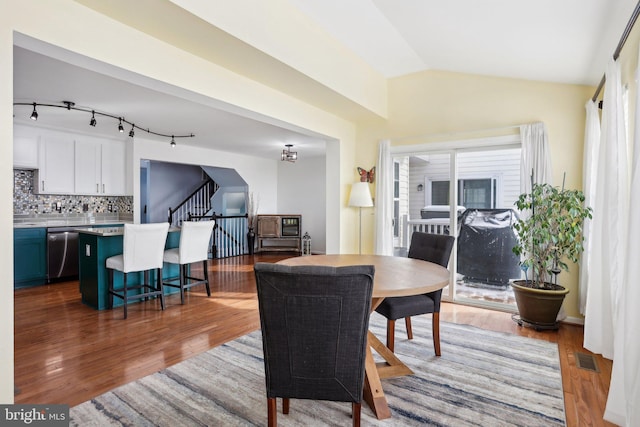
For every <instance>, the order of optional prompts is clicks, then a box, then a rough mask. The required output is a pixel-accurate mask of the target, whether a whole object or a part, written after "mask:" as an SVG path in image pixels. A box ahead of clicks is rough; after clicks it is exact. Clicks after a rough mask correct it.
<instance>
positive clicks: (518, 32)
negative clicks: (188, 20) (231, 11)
mask: <svg viewBox="0 0 640 427" xmlns="http://www.w3.org/2000/svg"><path fill="white" fill-rule="evenodd" d="M201 1H204V0H175V1H173V3H175V4H181V5H183V6H185V5H193V4H196V3H199V2H201ZM269 1H276V0H269ZM282 1H287V2H288V3H289V4H291V5H292V6H294V7H296V8H298V9H299V10H300V11H301V12H302V13H303V14H305V15H307V16H308V17H309V18H310V19H311V20H312V21H313V22H315V23H317V25H318V27H319V28H321V29H322V31H325V32H326V33H327V34H329V35H330V36H331V37H333V38H335V39H336V40H338V41H339V42H340V43H342V44H343V45H345V46H346V47H347V48H348V49H350V50H352V51H353V52H354V53H355V54H357V55H358V56H360V57H361V58H362V59H364V60H365V61H366V62H367V63H368V64H369V65H370V66H371V67H372V68H373V69H375V70H377V71H378V73H380V74H381V75H383V76H385V77H387V78H392V77H396V76H401V75H405V74H409V73H413V72H417V71H422V70H447V71H455V72H463V73H471V74H481V75H492V76H499V77H511V78H519V79H528V80H539V81H552V82H560V83H571V84H586V85H594V86H595V85H597V83H598V81H599V80H600V78H601V77H602V74H603V71H604V68H605V65H606V61H607V60H608V58H610V57H611V55H612V53H613V51H614V50H615V47H616V45H617V43H618V40H619V38H620V35H621V34H622V31H623V29H624V27H625V25H626V24H627V21H628V20H629V17H630V16H631V13H632V11H633V8H634V7H635V5H636V2H635V1H634V0H562V1H558V0H447V1H442V0H402V1H397V0H349V1H344V0H323V1H316V0H282ZM80 2H81V3H92V1H91V0H85V1H80ZM93 3H94V4H100V3H99V2H98V3H95V2H93ZM200 5H202V3H200ZM218 5H220V3H218ZM219 7H220V6H219ZM231 36H234V34H231ZM27 45H28V43H27ZM14 52H15V53H14V101H15V102H33V101H37V102H42V103H60V102H61V101H73V102H75V103H76V106H78V107H82V108H89V109H91V108H93V109H96V110H98V111H103V112H106V113H110V114H113V115H118V116H123V117H125V118H126V119H127V120H129V121H131V122H134V123H136V125H139V126H141V127H144V128H150V129H151V130H153V131H155V132H160V133H166V134H176V135H177V134H190V133H194V134H195V135H196V137H195V138H188V139H183V140H180V139H179V140H177V141H176V142H177V143H178V144H188V145H193V146H201V147H210V148H215V149H218V150H222V151H231V152H240V153H251V155H255V156H259V157H265V158H273V159H278V158H279V155H280V152H281V151H282V149H283V148H284V145H285V144H293V146H294V147H293V149H294V150H296V151H298V152H299V156H300V157H301V158H302V157H304V156H305V155H306V156H317V155H323V154H324V152H325V139H324V138H323V137H322V136H321V135H311V134H308V133H307V132H305V131H304V130H300V129H293V128H287V125H285V124H277V123H270V122H269V120H267V119H266V118H265V119H264V120H262V119H261V118H256V117H251V116H250V114H245V113H246V112H239V111H234V110H233V107H232V106H224V105H216V103H215V102H211V100H203V99H198V96H197V94H187V93H184V92H181V91H180V90H177V88H167V87H162V86H161V85H156V86H155V87H154V85H145V84H139V82H140V81H141V80H140V79H136V78H133V77H135V76H127V75H126V73H121V76H120V78H118V77H116V74H117V73H114V74H110V75H107V74H103V73H101V72H98V71H97V70H96V69H90V68H91V67H89V68H84V67H82V66H79V65H78V64H73V63H70V62H65V61H62V60H59V59H54V58H52V57H50V56H47V55H46V54H43V52H39V53H38V52H35V51H32V50H30V49H28V48H24V46H22V47H20V46H16V47H15V50H14ZM263 55H264V54H263ZM245 68H246V67H245ZM282 69H283V70H285V69H286V67H284V66H283V67H282ZM289 71H290V70H289ZM292 86H296V87H297V86H300V85H292ZM325 92H327V91H325ZM327 93H328V92H327ZM293 95H294V96H295V94H293ZM332 96H333V95H332ZM329 101H331V100H328V102H329ZM318 102H320V101H318ZM318 105H319V107H320V108H324V106H323V105H320V104H318ZM236 110H237V109H236ZM30 113H31V108H30V107H28V106H16V107H15V108H14V116H15V118H16V121H23V122H24V121H28V116H29V114H30ZM39 113H40V117H39V119H38V124H41V125H44V126H54V127H64V128H68V129H78V130H81V131H82V132H90V131H95V132H99V133H101V134H105V135H111V136H120V135H118V133H117V131H116V128H117V122H114V121H113V120H111V119H107V118H103V119H101V118H99V117H98V125H97V126H96V127H95V129H90V128H89V126H88V123H89V119H90V116H89V115H86V114H83V113H79V112H76V113H74V112H69V111H66V110H62V109H45V108H43V109H41V110H40V111H39ZM127 132H128V129H127ZM141 133H142V134H144V133H143V132H141V131H136V136H141V135H140V134H141ZM142 136H144V137H145V138H148V139H153V140H158V141H159V142H165V143H168V142H169V140H167V139H166V138H160V137H155V136H150V135H142Z"/></svg>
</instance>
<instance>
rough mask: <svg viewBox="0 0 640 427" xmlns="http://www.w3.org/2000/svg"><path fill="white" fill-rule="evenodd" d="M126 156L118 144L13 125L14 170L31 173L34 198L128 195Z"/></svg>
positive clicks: (108, 140) (121, 143)
mask: <svg viewBox="0 0 640 427" xmlns="http://www.w3.org/2000/svg"><path fill="white" fill-rule="evenodd" d="M126 153H127V150H126V144H125V141H122V140H117V139H108V138H101V137H95V136H85V135H79V134H72V133H66V132H63V131H57V130H51V129H44V128H37V127H32V126H27V125H20V124H16V125H14V168H22V169H35V175H34V192H35V193H37V194H70V195H91V196H126V195H130V194H132V193H133V191H132V190H133V186H132V185H130V183H129V180H128V175H127V173H126V171H125V164H126V163H125V162H126V155H127V154H126Z"/></svg>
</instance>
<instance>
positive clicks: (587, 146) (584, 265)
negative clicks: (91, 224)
mask: <svg viewBox="0 0 640 427" xmlns="http://www.w3.org/2000/svg"><path fill="white" fill-rule="evenodd" d="M585 109H586V110H587V120H586V125H585V129H584V161H583V166H582V170H583V174H582V182H583V186H584V197H585V204H586V205H587V206H594V203H595V194H596V178H597V173H598V151H599V150H600V114H598V106H597V105H596V103H595V102H594V101H592V100H589V101H587V104H586V105H585ZM591 229H592V223H591V220H590V219H589V218H587V219H586V220H585V222H584V226H583V227H582V234H583V235H584V252H583V253H582V259H581V262H580V286H579V292H580V313H581V314H583V315H584V314H585V308H586V305H587V289H588V287H589V272H588V266H589V264H590V255H591Z"/></svg>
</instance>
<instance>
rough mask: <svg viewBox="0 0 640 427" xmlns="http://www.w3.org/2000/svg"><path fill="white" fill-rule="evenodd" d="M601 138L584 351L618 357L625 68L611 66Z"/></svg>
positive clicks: (624, 228) (624, 229)
mask: <svg viewBox="0 0 640 427" xmlns="http://www.w3.org/2000/svg"><path fill="white" fill-rule="evenodd" d="M605 76H606V82H607V84H606V87H605V93H604V105H603V110H602V114H603V117H602V136H601V143H600V150H599V152H598V160H597V162H598V165H597V182H596V194H595V203H594V204H593V205H592V208H593V221H592V229H591V232H592V235H591V239H590V242H589V245H590V247H591V253H590V262H589V264H588V266H587V269H588V271H587V274H588V278H589V285H588V292H587V300H586V307H585V322H584V323H585V324H584V347H585V348H586V349H588V350H590V351H592V352H594V353H599V354H602V355H603V356H604V357H606V358H608V359H613V356H614V338H615V337H614V330H615V321H616V317H617V316H618V307H619V298H620V289H621V286H622V284H623V275H624V273H625V253H626V250H627V245H626V242H627V240H626V237H627V227H628V224H627V217H628V196H629V195H628V185H629V184H628V175H627V173H628V172H627V171H628V166H627V161H628V158H627V147H626V141H625V136H626V131H625V125H624V113H623V112H624V106H623V101H622V84H621V82H620V64H618V63H617V62H615V61H613V60H611V61H610V62H609V64H608V65H607V70H606V73H605Z"/></svg>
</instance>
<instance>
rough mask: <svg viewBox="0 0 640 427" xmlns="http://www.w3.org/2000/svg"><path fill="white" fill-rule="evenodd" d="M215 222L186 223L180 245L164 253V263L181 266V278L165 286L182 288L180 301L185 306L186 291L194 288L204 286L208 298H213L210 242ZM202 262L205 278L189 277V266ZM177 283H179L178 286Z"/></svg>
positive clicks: (172, 280)
mask: <svg viewBox="0 0 640 427" xmlns="http://www.w3.org/2000/svg"><path fill="white" fill-rule="evenodd" d="M214 225H215V221H184V222H183V223H182V226H181V227H180V245H179V246H178V247H177V248H173V249H167V250H166V251H164V257H163V259H164V262H166V263H170V264H179V265H180V276H179V277H174V278H171V279H165V280H164V283H163V284H164V286H171V287H173V288H180V301H181V302H182V304H184V291H185V289H188V288H191V287H192V286H196V285H201V284H204V285H205V287H206V289H207V296H208V297H210V296H211V288H210V286H209V271H208V267H207V260H208V259H209V256H208V252H209V242H210V240H211V232H212V231H213V226H214ZM200 261H202V270H203V272H204V277H203V278H198V277H192V276H190V275H189V270H188V268H189V265H190V264H192V263H195V262H200ZM176 282H178V283H177V284H176Z"/></svg>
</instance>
